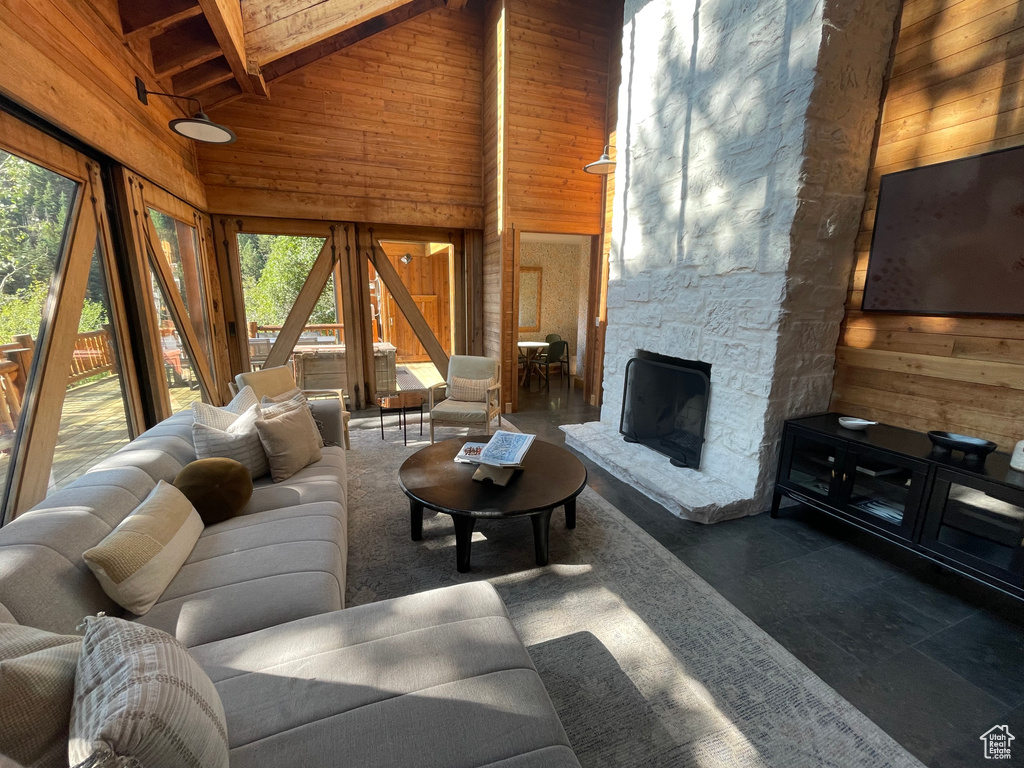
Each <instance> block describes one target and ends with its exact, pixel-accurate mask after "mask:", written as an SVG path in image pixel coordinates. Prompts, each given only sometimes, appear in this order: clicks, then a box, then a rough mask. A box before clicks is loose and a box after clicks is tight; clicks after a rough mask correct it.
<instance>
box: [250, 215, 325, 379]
mask: <svg viewBox="0 0 1024 768" xmlns="http://www.w3.org/2000/svg"><path fill="white" fill-rule="evenodd" d="M326 242H327V241H326V239H325V238H322V237H301V236H294V235H256V234H251V233H240V234H239V235H238V255H239V263H240V266H241V273H242V294H243V296H244V298H245V317H246V321H247V323H248V335H249V358H250V362H251V363H252V365H253V367H254V368H259V367H260V366H262V364H263V361H264V360H266V358H267V355H268V354H269V353H270V348H271V346H272V345H273V342H274V340H275V339H276V338H277V335H278V334H279V333H280V331H281V328H282V326H283V325H284V322H285V320H286V319H287V318H288V313H289V312H291V309H292V307H293V306H294V304H295V300H296V299H297V298H298V296H299V291H301V290H302V286H303V285H304V284H305V282H306V278H307V277H309V273H310V270H312V268H313V264H314V263H315V262H316V259H317V256H318V255H319V254H320V251H321V250H322V249H323V247H324V244H325V243H326ZM340 318H341V308H340V300H339V297H338V292H337V291H336V290H335V275H334V274H331V276H330V277H329V278H328V279H327V284H326V285H325V286H324V289H323V291H322V292H321V294H320V298H319V299H318V300H317V303H316V306H315V307H314V308H313V311H312V312H311V313H310V316H309V319H308V320H307V321H306V323H305V327H304V328H303V331H302V334H301V336H300V337H299V341H298V343H297V344H296V345H295V346H296V349H297V348H299V347H312V346H318V347H322V346H330V345H338V344H343V343H344V341H345V334H344V327H343V325H342V323H341V319H340Z"/></svg>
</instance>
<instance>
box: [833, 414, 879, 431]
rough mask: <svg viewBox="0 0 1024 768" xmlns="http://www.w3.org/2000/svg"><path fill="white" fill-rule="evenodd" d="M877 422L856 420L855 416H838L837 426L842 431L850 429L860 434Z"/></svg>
mask: <svg viewBox="0 0 1024 768" xmlns="http://www.w3.org/2000/svg"><path fill="white" fill-rule="evenodd" d="M877 423H878V422H877V421H868V420H867V419H858V418H857V417H856V416H840V417H839V426H841V427H842V428H843V429H852V430H853V431H854V432H860V431H861V430H865V429H867V428H868V427H873V426H874V425H875V424H877Z"/></svg>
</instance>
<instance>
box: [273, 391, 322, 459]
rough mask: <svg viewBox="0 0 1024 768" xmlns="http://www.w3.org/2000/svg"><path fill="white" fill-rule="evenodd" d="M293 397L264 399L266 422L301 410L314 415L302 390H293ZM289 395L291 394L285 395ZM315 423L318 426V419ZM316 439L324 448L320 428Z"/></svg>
mask: <svg viewBox="0 0 1024 768" xmlns="http://www.w3.org/2000/svg"><path fill="white" fill-rule="evenodd" d="M292 393H294V394H292V395H291V397H285V396H284V395H279V396H278V397H277V398H272V397H264V398H263V402H261V403H260V410H261V411H262V412H263V418H264V419H266V420H268V421H269V420H270V419H276V418H277V417H278V416H281V415H282V414H285V413H291V412H292V411H297V410H298V409H299V408H305V409H306V410H308V411H309V413H310V416H312V415H313V411H312V409H311V408H310V407H309V401H308V400H307V399H306V396H305V395H304V394H303V393H302V390H300V389H294V390H292ZM285 394H289V393H285ZM313 423H314V424H316V418H314V419H313ZM316 439H317V443H318V445H319V447H320V448H323V447H324V438H323V435H321V434H320V427H319V425H318V426H317V429H316Z"/></svg>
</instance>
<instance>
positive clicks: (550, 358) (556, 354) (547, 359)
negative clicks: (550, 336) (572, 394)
mask: <svg viewBox="0 0 1024 768" xmlns="http://www.w3.org/2000/svg"><path fill="white" fill-rule="evenodd" d="M552 365H554V366H556V367H557V368H558V374H559V376H562V375H563V373H562V370H563V367H564V370H565V373H564V375H565V376H568V375H569V342H567V341H562V340H559V341H552V342H551V343H550V344H548V348H547V351H545V352H542V353H541V354H540V355H539V356H538V357H537V366H538V367H539V368H543V369H544V383H545V384H547V385H549V386H550V384H551V366H552Z"/></svg>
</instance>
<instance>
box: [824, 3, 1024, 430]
mask: <svg viewBox="0 0 1024 768" xmlns="http://www.w3.org/2000/svg"><path fill="white" fill-rule="evenodd" d="M886 87H887V92H886V96H885V101H884V108H883V112H882V120H881V125H880V130H879V136H878V140H877V145H876V154H875V160H874V163H873V167H872V169H871V173H870V176H869V179H868V189H867V193H868V199H867V204H866V206H865V211H864V218H863V222H862V227H861V232H860V236H859V238H858V240H857V254H856V265H855V267H854V271H853V275H852V278H851V285H850V294H849V300H848V302H847V313H846V319H845V321H844V323H843V327H842V332H841V335H840V339H839V346H838V349H837V350H836V377H835V382H834V389H833V393H832V407H833V409H834V410H837V411H841V412H844V413H849V414H852V415H857V416H863V417H867V418H872V419H877V420H879V421H884V422H887V423H890V424H896V425H898V426H903V427H907V428H911V429H918V430H930V429H947V430H952V431H956V432H962V433H965V434H970V435H977V436H979V437H985V438H988V439H990V440H994V441H996V442H998V443H999V446H1000V449H1002V450H1010V449H1011V448H1012V447H1013V445H1014V444H1015V443H1016V442H1017V441H1018V440H1020V439H1022V438H1024V320H1006V319H993V318H967V317H917V316H910V315H888V314H873V313H865V312H862V311H861V300H862V296H863V288H864V279H865V274H866V269H867V260H868V251H869V249H870V245H871V234H872V227H873V224H874V215H875V206H876V203H877V198H878V184H879V179H880V178H881V176H882V175H883V174H886V173H892V172H895V171H900V170H905V169H907V168H916V167H919V166H925V165H930V164H932V163H937V162H942V161H945V160H953V159H957V158H962V157H969V156H971V155H976V154H979V153H982V152H988V151H990V150H995V149H1003V148H1006V147H1015V146H1019V145H1022V144H1024V0H906V1H905V3H904V6H903V13H902V18H901V22H900V33H899V39H898V43H897V46H896V50H895V57H894V60H893V66H892V72H891V74H890V76H889V77H888V78H887V82H886Z"/></svg>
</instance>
